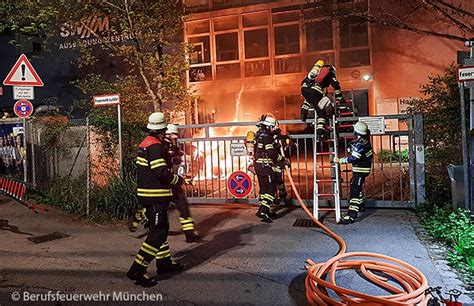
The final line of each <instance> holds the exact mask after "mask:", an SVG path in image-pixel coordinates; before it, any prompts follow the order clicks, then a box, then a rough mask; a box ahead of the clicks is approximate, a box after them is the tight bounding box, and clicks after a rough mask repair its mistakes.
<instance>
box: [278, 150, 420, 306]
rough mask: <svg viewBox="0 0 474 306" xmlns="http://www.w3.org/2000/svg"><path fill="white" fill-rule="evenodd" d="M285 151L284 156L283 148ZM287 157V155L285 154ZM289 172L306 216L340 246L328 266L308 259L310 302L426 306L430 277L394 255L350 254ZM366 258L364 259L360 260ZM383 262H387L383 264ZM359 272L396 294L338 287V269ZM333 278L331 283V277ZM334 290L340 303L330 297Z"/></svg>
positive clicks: (294, 190)
mask: <svg viewBox="0 0 474 306" xmlns="http://www.w3.org/2000/svg"><path fill="white" fill-rule="evenodd" d="M280 148H281V152H282V154H283V148H282V147H280ZM283 156H284V154H283ZM286 170H287V171H286V173H287V176H288V179H289V181H290V183H291V188H292V189H293V192H294V193H295V195H296V198H297V199H298V202H299V203H300V205H301V207H302V208H303V209H304V211H305V212H306V214H308V216H309V217H310V218H311V219H312V220H313V221H314V222H316V224H317V225H319V226H320V227H321V228H322V229H323V230H324V231H325V232H326V233H328V234H329V235H330V236H331V237H332V238H334V239H335V240H336V241H337V243H338V244H339V252H338V253H337V255H336V256H334V257H333V258H331V259H329V260H328V261H326V262H325V263H315V262H314V261H312V260H311V259H307V263H308V265H309V266H307V267H306V269H307V271H308V275H307V276H306V281H305V286H306V299H307V300H308V302H309V303H310V304H311V305H320V306H322V305H354V304H357V305H426V304H427V300H428V298H427V297H426V295H425V290H426V289H428V281H427V280H426V277H425V276H424V275H423V273H421V272H420V271H419V270H418V269H417V268H415V267H413V266H411V265H409V264H407V263H405V262H403V261H401V260H399V259H396V258H393V257H390V256H386V255H382V254H377V253H369V252H349V253H346V250H347V247H346V243H345V242H344V240H343V239H342V238H341V237H339V236H338V235H337V234H336V233H334V232H333V231H331V230H330V229H329V228H327V227H326V226H324V225H323V224H322V223H321V222H319V220H318V219H316V218H315V217H314V216H313V215H312V214H311V212H310V211H309V209H308V207H306V205H305V204H304V202H303V201H302V200H301V197H300V195H299V193H298V190H296V186H295V183H294V182H293V178H292V177H291V174H290V171H289V168H288V166H286ZM358 257H363V259H357V258H358ZM381 260H383V261H381ZM347 269H354V270H355V269H358V270H360V271H361V273H362V274H363V275H364V276H365V277H366V278H367V279H368V280H370V281H372V282H373V283H375V284H377V285H379V286H380V287H382V288H385V289H387V290H388V291H390V292H393V294H392V295H385V296H371V295H367V294H364V293H361V292H357V291H354V290H350V289H346V288H343V287H339V286H338V285H337V284H336V272H337V271H338V270H347ZM374 271H378V272H382V273H383V274H385V275H388V276H390V277H391V278H393V279H395V280H396V281H397V282H398V283H399V284H401V286H402V287H403V289H404V290H403V289H400V288H399V287H396V286H393V285H391V284H389V283H388V282H387V281H388V279H387V278H385V277H382V276H380V275H377V274H376V273H374ZM328 275H329V280H327V276H328ZM326 289H330V290H331V291H332V292H334V293H335V294H336V295H337V296H338V297H339V300H335V299H333V298H332V297H330V296H329V294H328V291H327V290H326Z"/></svg>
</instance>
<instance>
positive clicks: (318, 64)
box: [314, 59, 326, 68]
mask: <svg viewBox="0 0 474 306" xmlns="http://www.w3.org/2000/svg"><path fill="white" fill-rule="evenodd" d="M325 63H326V62H325V61H324V60H322V59H318V60H317V61H316V63H314V66H319V68H321V67H323V66H324V64H325Z"/></svg>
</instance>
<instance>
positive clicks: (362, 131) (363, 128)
mask: <svg viewBox="0 0 474 306" xmlns="http://www.w3.org/2000/svg"><path fill="white" fill-rule="evenodd" d="M368 130H369V128H368V126H367V124H366V123H364V122H362V121H357V123H356V124H354V133H357V134H359V135H367V132H368Z"/></svg>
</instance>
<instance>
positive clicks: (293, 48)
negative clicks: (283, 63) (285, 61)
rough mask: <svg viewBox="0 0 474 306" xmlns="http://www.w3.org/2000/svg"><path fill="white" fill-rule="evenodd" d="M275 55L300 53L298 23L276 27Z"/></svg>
mask: <svg viewBox="0 0 474 306" xmlns="http://www.w3.org/2000/svg"><path fill="white" fill-rule="evenodd" d="M274 31H275V55H283V54H294V53H300V26H299V25H298V24H294V25H289V26H282V27H276V28H275V29H274Z"/></svg>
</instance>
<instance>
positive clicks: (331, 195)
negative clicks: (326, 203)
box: [318, 193, 335, 197]
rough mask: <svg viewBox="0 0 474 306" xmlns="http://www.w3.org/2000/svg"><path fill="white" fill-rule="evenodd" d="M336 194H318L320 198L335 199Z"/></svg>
mask: <svg viewBox="0 0 474 306" xmlns="http://www.w3.org/2000/svg"><path fill="white" fill-rule="evenodd" d="M333 196H335V194H334V193H318V197H333Z"/></svg>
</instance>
